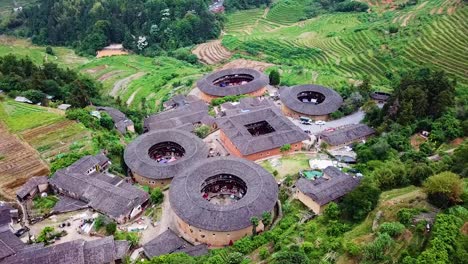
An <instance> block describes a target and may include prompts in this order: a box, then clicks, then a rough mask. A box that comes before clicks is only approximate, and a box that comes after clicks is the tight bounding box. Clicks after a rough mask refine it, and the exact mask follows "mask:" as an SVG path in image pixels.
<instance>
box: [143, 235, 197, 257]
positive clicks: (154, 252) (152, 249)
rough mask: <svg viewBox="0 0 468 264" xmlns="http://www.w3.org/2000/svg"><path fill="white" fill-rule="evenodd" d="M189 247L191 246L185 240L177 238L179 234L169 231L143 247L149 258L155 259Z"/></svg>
mask: <svg viewBox="0 0 468 264" xmlns="http://www.w3.org/2000/svg"><path fill="white" fill-rule="evenodd" d="M187 246H189V244H188V243H187V242H186V241H185V240H183V239H182V238H180V237H179V236H177V234H176V233H174V232H173V231H172V230H170V229H168V230H166V231H164V232H163V233H162V234H160V235H159V236H157V237H156V238H155V239H153V240H151V241H149V242H148V243H146V244H145V245H144V246H143V250H144V253H145V255H146V256H147V257H148V258H153V257H157V256H160V255H164V254H169V253H172V252H174V251H177V250H179V249H182V248H184V247H187Z"/></svg>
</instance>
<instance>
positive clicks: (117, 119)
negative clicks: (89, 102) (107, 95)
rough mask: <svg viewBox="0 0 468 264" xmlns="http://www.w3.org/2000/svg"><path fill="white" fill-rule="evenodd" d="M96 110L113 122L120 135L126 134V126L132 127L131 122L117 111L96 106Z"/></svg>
mask: <svg viewBox="0 0 468 264" xmlns="http://www.w3.org/2000/svg"><path fill="white" fill-rule="evenodd" d="M96 110H98V111H104V112H106V113H108V114H109V115H110V117H111V118H112V121H114V125H115V128H116V129H117V130H118V131H119V132H120V133H122V134H125V133H126V132H127V126H133V121H132V120H130V119H128V118H127V116H126V115H125V114H124V113H122V112H121V111H120V110H118V109H115V108H113V107H105V106H98V107H96Z"/></svg>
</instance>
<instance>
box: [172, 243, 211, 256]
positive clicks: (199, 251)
mask: <svg viewBox="0 0 468 264" xmlns="http://www.w3.org/2000/svg"><path fill="white" fill-rule="evenodd" d="M176 252H183V253H186V254H187V255H190V256H192V257H198V256H202V255H206V254H208V245H206V244H200V245H196V246H190V247H186V248H183V249H180V250H177V251H176Z"/></svg>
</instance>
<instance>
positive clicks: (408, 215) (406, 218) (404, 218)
mask: <svg viewBox="0 0 468 264" xmlns="http://www.w3.org/2000/svg"><path fill="white" fill-rule="evenodd" d="M418 213H419V211H418V210H416V209H410V208H403V209H401V210H399V211H398V212H397V218H398V221H399V222H400V223H402V224H403V225H405V226H409V225H411V224H412V222H413V218H414V216H415V215H416V214H418Z"/></svg>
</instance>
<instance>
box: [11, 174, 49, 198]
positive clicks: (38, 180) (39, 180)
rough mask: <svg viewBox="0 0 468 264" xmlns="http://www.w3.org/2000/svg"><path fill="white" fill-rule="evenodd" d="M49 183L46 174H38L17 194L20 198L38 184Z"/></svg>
mask: <svg viewBox="0 0 468 264" xmlns="http://www.w3.org/2000/svg"><path fill="white" fill-rule="evenodd" d="M42 184H47V177H46V176H36V177H32V178H30V179H29V180H28V181H27V182H26V183H25V184H23V186H21V188H19V190H18V191H16V195H17V196H18V197H20V198H24V197H26V196H27V195H28V194H29V193H30V192H31V191H32V190H34V188H37V186H38V185H42Z"/></svg>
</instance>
